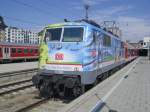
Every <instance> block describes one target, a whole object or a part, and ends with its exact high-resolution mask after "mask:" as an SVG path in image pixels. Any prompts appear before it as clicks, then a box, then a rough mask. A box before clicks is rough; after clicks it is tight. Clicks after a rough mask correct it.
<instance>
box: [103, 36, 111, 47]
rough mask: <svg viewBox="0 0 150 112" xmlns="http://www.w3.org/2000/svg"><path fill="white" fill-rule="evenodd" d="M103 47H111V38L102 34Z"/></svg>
mask: <svg viewBox="0 0 150 112" xmlns="http://www.w3.org/2000/svg"><path fill="white" fill-rule="evenodd" d="M103 45H104V46H107V47H110V46H111V37H110V36H108V35H105V34H104V38H103Z"/></svg>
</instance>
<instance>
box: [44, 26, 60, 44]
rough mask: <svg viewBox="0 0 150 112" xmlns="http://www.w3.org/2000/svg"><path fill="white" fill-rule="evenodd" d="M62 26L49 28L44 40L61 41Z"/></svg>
mask: <svg viewBox="0 0 150 112" xmlns="http://www.w3.org/2000/svg"><path fill="white" fill-rule="evenodd" d="M61 33H62V28H55V29H47V30H46V34H45V38H44V41H45V42H49V41H60V38H61Z"/></svg>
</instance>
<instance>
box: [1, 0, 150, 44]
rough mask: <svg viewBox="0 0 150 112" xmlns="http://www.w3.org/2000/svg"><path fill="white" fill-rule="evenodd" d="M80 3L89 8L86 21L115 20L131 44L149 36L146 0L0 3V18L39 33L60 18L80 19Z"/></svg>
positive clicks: (11, 0)
mask: <svg viewBox="0 0 150 112" xmlns="http://www.w3.org/2000/svg"><path fill="white" fill-rule="evenodd" d="M23 4H24V5H23ZM84 4H89V5H90V10H89V17H90V19H93V20H95V21H97V22H98V23H101V22H102V21H104V20H115V21H117V22H118V24H119V26H120V28H121V29H122V31H123V36H122V38H123V40H131V41H132V42H135V41H138V40H140V39H143V37H144V36H150V14H149V10H150V6H149V4H150V0H1V1H0V15H1V16H4V20H5V23H6V24H7V25H8V26H16V27H19V28H26V29H32V30H35V31H39V30H40V29H41V28H42V27H44V26H45V25H47V24H51V23H58V22H63V19H64V18H68V19H70V20H75V19H81V18H83V17H84V15H85V11H84V8H83V5H84ZM16 19H19V21H16Z"/></svg>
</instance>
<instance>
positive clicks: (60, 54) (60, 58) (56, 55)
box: [55, 53, 64, 60]
mask: <svg viewBox="0 0 150 112" xmlns="http://www.w3.org/2000/svg"><path fill="white" fill-rule="evenodd" d="M63 59H64V54H62V53H57V54H55V60H63Z"/></svg>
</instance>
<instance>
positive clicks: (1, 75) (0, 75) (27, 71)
mask: <svg viewBox="0 0 150 112" xmlns="http://www.w3.org/2000/svg"><path fill="white" fill-rule="evenodd" d="M37 71H38V69H37V68H35V69H28V70H20V71H14V72H5V73H0V78H4V77H11V76H17V75H21V74H27V73H33V72H37Z"/></svg>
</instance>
